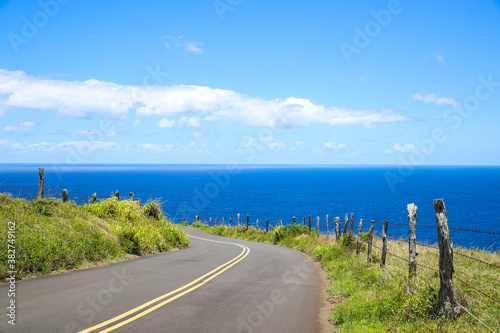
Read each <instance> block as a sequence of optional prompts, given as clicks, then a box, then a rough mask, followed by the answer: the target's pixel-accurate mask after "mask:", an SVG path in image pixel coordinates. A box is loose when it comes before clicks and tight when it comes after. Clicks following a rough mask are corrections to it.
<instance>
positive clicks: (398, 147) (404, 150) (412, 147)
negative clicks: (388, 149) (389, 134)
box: [394, 143, 418, 153]
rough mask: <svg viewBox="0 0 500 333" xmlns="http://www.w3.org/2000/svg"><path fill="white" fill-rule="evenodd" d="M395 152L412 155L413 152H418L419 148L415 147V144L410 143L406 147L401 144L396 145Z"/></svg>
mask: <svg viewBox="0 0 500 333" xmlns="http://www.w3.org/2000/svg"><path fill="white" fill-rule="evenodd" d="M394 150H395V151H399V152H400V153H411V152H412V151H416V150H418V147H417V146H415V145H414V144H413V143H409V144H406V145H401V144H399V143H396V144H395V145H394Z"/></svg>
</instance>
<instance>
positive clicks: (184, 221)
mask: <svg viewBox="0 0 500 333" xmlns="http://www.w3.org/2000/svg"><path fill="white" fill-rule="evenodd" d="M182 223H183V224H184V223H187V222H186V217H185V216H184V220H183V221H182Z"/></svg>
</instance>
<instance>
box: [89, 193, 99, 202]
mask: <svg viewBox="0 0 500 333" xmlns="http://www.w3.org/2000/svg"><path fill="white" fill-rule="evenodd" d="M96 201H97V193H95V192H94V194H92V195H91V196H90V200H89V202H90V203H92V204H94V203H96Z"/></svg>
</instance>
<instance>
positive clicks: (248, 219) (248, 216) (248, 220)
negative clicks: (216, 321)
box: [247, 215, 250, 230]
mask: <svg viewBox="0 0 500 333" xmlns="http://www.w3.org/2000/svg"><path fill="white" fill-rule="evenodd" d="M249 226H250V215H247V230H248V227H249Z"/></svg>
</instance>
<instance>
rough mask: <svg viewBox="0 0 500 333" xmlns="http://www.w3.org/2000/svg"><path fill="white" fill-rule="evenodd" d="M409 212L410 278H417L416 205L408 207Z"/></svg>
mask: <svg viewBox="0 0 500 333" xmlns="http://www.w3.org/2000/svg"><path fill="white" fill-rule="evenodd" d="M406 208H407V210H408V224H409V227H410V231H409V236H408V244H409V245H408V247H409V258H408V263H409V275H410V278H412V277H414V276H417V234H416V231H417V209H418V207H417V206H416V205H415V204H412V203H411V204H409V205H407V207H406Z"/></svg>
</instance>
